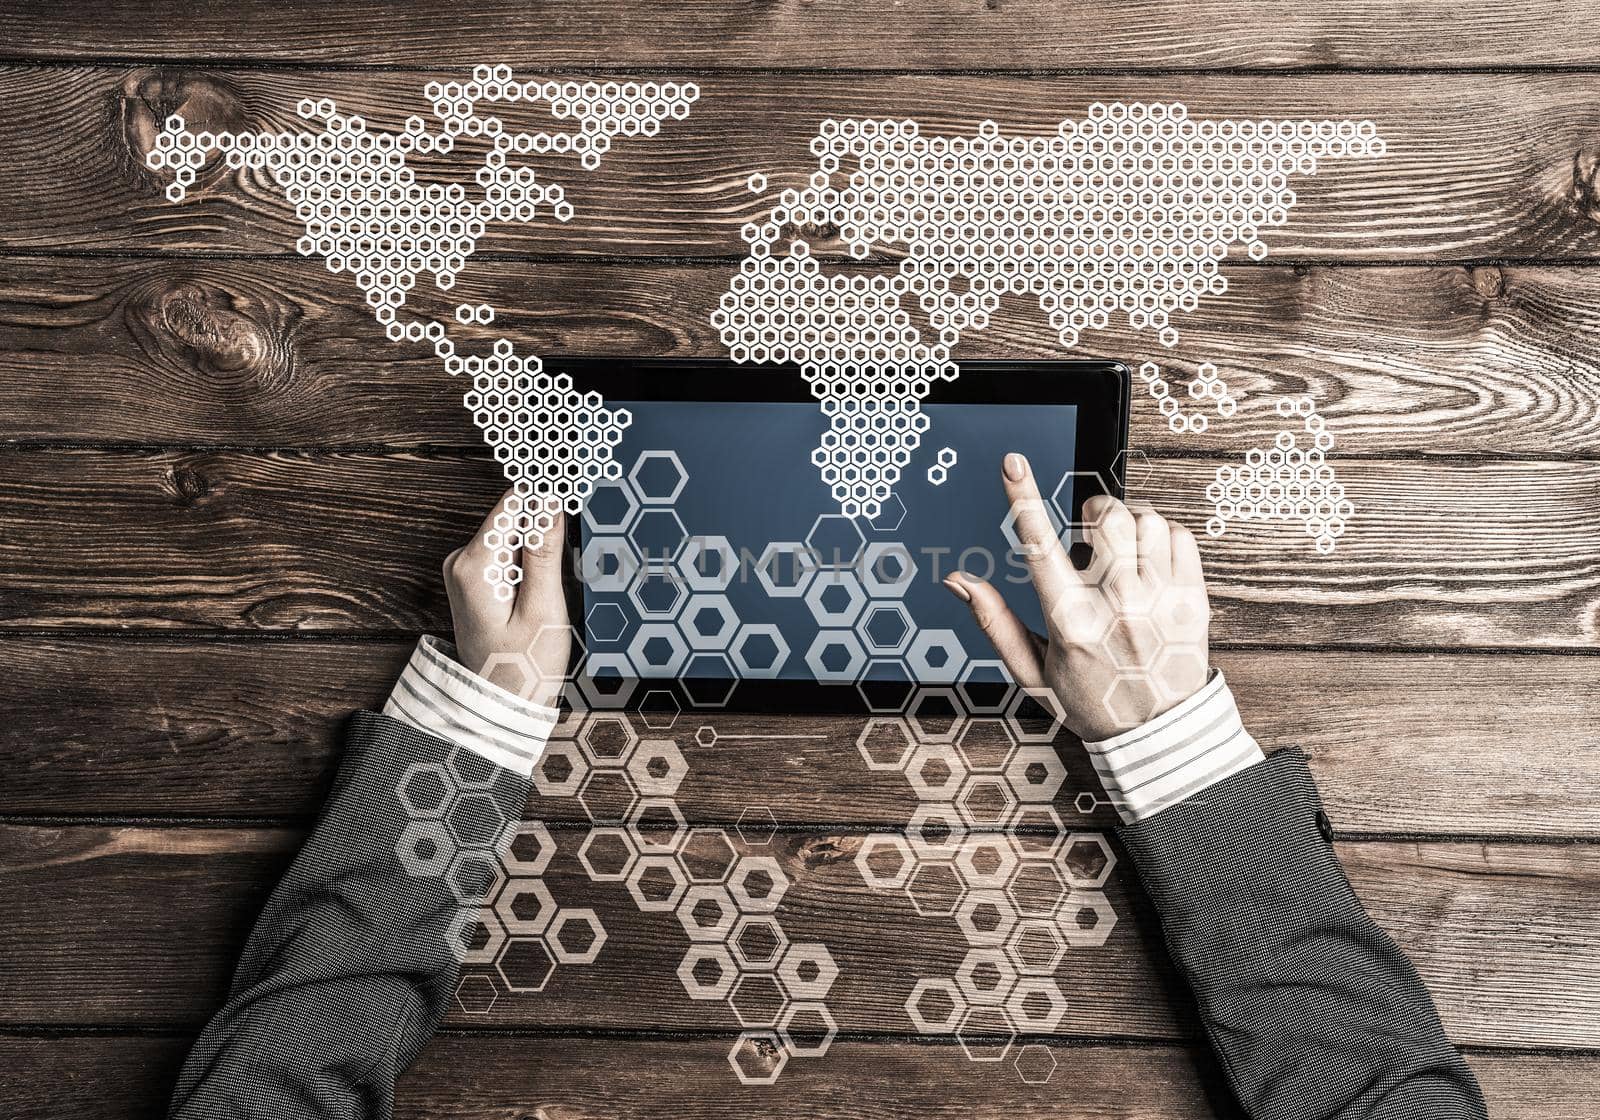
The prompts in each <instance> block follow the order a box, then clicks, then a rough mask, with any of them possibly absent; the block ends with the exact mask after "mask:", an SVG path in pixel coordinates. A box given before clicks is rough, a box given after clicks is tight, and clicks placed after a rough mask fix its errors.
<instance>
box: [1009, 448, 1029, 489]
mask: <svg viewBox="0 0 1600 1120" xmlns="http://www.w3.org/2000/svg"><path fill="white" fill-rule="evenodd" d="M1005 472H1006V477H1007V478H1009V479H1010V480H1011V481H1012V482H1021V481H1022V480H1023V479H1025V478H1027V477H1028V460H1026V459H1024V458H1023V457H1022V456H1021V455H1018V454H1017V453H1016V452H1015V451H1013V452H1011V453H1010V454H1008V455H1007V456H1006V459H1005Z"/></svg>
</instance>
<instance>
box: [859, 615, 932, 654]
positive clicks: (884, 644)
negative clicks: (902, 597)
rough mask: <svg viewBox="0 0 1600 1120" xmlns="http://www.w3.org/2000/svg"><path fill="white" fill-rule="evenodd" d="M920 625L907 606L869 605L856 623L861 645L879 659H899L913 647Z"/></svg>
mask: <svg viewBox="0 0 1600 1120" xmlns="http://www.w3.org/2000/svg"><path fill="white" fill-rule="evenodd" d="M916 630H917V624H916V623H915V622H913V621H912V619H911V612H910V611H908V610H906V608H905V605H904V604H903V603H898V602H888V603H868V604H867V607H866V609H865V610H864V611H862V613H861V618H860V619H859V620H858V621H857V622H856V633H857V634H858V635H860V637H861V644H862V645H864V646H866V648H867V652H868V653H870V654H872V655H873V656H875V657H884V656H889V657H896V656H899V655H900V654H902V653H904V652H905V651H906V647H907V646H909V645H910V644H911V636H912V635H913V634H915V633H916Z"/></svg>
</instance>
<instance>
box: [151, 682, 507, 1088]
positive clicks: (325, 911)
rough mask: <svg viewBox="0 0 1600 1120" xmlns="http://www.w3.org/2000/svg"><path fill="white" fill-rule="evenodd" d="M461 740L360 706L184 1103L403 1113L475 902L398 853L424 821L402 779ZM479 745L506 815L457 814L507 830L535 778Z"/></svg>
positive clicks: (204, 1039) (203, 1040) (201, 1043)
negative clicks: (413, 813)
mask: <svg viewBox="0 0 1600 1120" xmlns="http://www.w3.org/2000/svg"><path fill="white" fill-rule="evenodd" d="M451 750H452V748H451V747H450V745H449V744H448V743H445V742H443V741H442V740H439V739H435V738H433V737H432V736H430V735H427V734H425V733H423V732H421V731H418V730H417V729H415V728H413V727H410V726H409V725H407V724H404V723H400V722H398V721H396V720H392V719H388V718H386V717H384V716H380V715H377V714H375V713H372V712H361V713H358V714H357V715H356V716H355V717H354V719H353V720H352V722H351V726H350V730H349V733H348V736H347V743H346V748H345V758H344V761H343V764H342V765H341V767H340V771H339V776H338V779H337V781H336V783H335V786H334V790H333V793H332V795H331V797H330V798H329V800H328V803H327V805H326V807H325V808H324V811H323V815H322V818H321V820H320V821H319V822H318V824H317V826H316V829H315V830H314V831H313V833H312V834H311V837H310V839H309V840H308V841H307V842H306V845H305V847H304V848H303V849H302V850H301V851H300V853H299V855H298V856H297V857H296V858H295V860H294V863H293V865H292V866H291V867H290V868H289V872H288V874H287V875H285V876H284V879H283V881H282V882H281V883H279V884H278V887H277V889H276V890H275V891H273V893H272V897H271V899H270V900H269V901H268V903H267V907H266V909H265V911H264V912H263V913H262V914H261V916H260V918H259V920H258V921H257V922H256V925H255V929H254V931H253V932H252V933H251V935H250V939H249V942H248V944H247V945H246V946H245V950H244V955H243V957H242V958H241V959H240V961H239V965H238V969H237V972H236V973H235V975H234V979H233V986H232V988H231V990H230V993H229V997H228V1002H227V1004H226V1005H225V1006H224V1007H223V1008H222V1009H221V1010H220V1011H218V1012H217V1013H216V1015H215V1016H213V1017H212V1019H211V1021H210V1022H209V1023H208V1024H207V1025H206V1027H205V1029H204V1031H203V1032H202V1033H201V1035H200V1037H199V1039H198V1040H197V1041H196V1042H195V1045H194V1048H193V1050H192V1051H191V1052H190V1054H189V1058H188V1060H187V1061H186V1062H185V1064H184V1067H183V1071H182V1073H181V1074H180V1076H179V1080H178V1086H177V1090H176V1092H175V1093H174V1096H173V1103H172V1111H171V1115H172V1116H174V1117H181V1118H183V1120H201V1118H205V1120H221V1118H230V1120H231V1118H236V1117H263V1118H265V1117H271V1118H273V1120H297V1118H300V1117H307V1118H310V1117H317V1118H327V1117H339V1118H341V1120H354V1118H367V1117H388V1116H389V1115H390V1114H391V1111H392V1107H393V1098H394V1082H395V1079H396V1077H398V1076H399V1074H400V1073H401V1072H402V1071H403V1070H404V1069H405V1068H406V1066H408V1065H409V1064H410V1063H411V1061H412V1060H413V1059H414V1058H415V1057H416V1055H417V1053H418V1052H419V1051H420V1050H421V1049H422V1047H423V1045H424V1044H425V1043H426V1042H427V1041H428V1039H429V1038H430V1037H432V1035H433V1032H434V1030H435V1029H436V1028H437V1026H438V1023H439V1020H440V1018H441V1017H442V1016H443V1015H444V1013H445V1010H446V1008H447V1006H448V1004H449V1001H450V999H451V997H452V996H453V994H454V992H455V985H456V983H457V980H458V977H459V973H460V967H459V965H458V963H457V960H456V957H455V955H454V953H453V952H451V950H450V949H449V947H448V945H447V942H446V935H447V931H448V929H449V926H450V923H451V921H452V919H454V918H455V917H456V914H457V911H458V910H459V909H460V904H459V903H458V902H457V900H456V897H455V895H454V894H453V893H452V891H451V890H450V889H449V888H448V887H447V885H446V883H445V881H444V879H443V878H442V877H441V876H439V875H432V874H424V875H418V876H413V875H410V874H407V871H406V869H405V867H403V866H402V865H401V863H400V861H399V859H398V857H397V856H396V846H397V844H398V843H399V842H400V840H401V837H402V834H403V831H404V830H405V828H406V826H407V824H408V823H409V821H408V818H407V814H406V813H405V811H404V810H403V808H402V806H401V803H400V800H399V786H400V782H401V780H402V778H403V777H404V776H405V774H406V772H407V770H408V769H410V768H411V767H412V766H413V765H414V764H417V763H434V764H444V763H446V762H447V761H449V760H450V756H451ZM462 757H463V756H462V755H460V754H458V755H457V756H456V760H455V765H456V766H457V767H459V766H460V765H461V761H460V760H461V758H462ZM469 757H470V759H472V760H476V759H477V756H469ZM479 761H480V764H481V769H480V770H479V771H477V772H476V773H475V775H474V777H475V779H477V780H480V781H481V782H482V783H484V784H487V785H488V786H489V790H490V792H491V798H492V800H493V802H495V803H496V804H497V805H498V806H499V809H500V814H499V819H498V820H496V819H493V818H495V814H494V813H493V811H492V810H490V809H489V808H488V806H487V805H486V804H485V802H484V800H483V799H475V801H474V802H473V804H476V805H478V806H480V807H481V808H482V810H483V811H482V812H481V813H480V814H479V815H480V816H482V817H483V818H484V819H481V820H467V821H455V820H454V819H452V821H451V822H450V823H451V826H452V827H458V828H464V829H466V830H468V831H475V832H476V833H477V834H478V835H480V836H493V835H495V834H496V833H497V832H498V831H500V829H499V825H500V823H501V822H502V821H503V820H507V819H509V820H516V819H518V817H519V816H520V813H521V810H522V807H523V805H524V803H525V802H526V800H527V795H528V786H527V781H526V779H524V778H521V777H519V776H517V775H515V774H511V773H509V772H508V771H504V770H498V769H497V768H493V767H491V766H490V765H489V764H487V763H481V760H479ZM483 878H484V879H485V882H484V883H482V884H479V885H478V889H480V890H481V889H484V888H486V887H487V885H488V883H487V873H484V875H483Z"/></svg>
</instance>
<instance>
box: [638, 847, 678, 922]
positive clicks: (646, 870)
mask: <svg viewBox="0 0 1600 1120" xmlns="http://www.w3.org/2000/svg"><path fill="white" fill-rule="evenodd" d="M647 875H648V876H650V877H651V878H652V879H654V880H657V881H659V880H660V879H661V878H662V877H663V876H665V877H666V879H667V880H668V881H669V882H670V883H671V886H670V887H669V888H668V889H667V891H666V893H665V894H664V895H660V896H657V895H655V894H646V893H645V885H644V880H645V876H647ZM688 890H689V877H688V876H687V875H686V874H684V870H683V868H682V867H680V866H679V865H678V861H677V860H676V859H674V858H673V857H672V856H670V855H646V856H641V857H639V861H638V862H637V863H635V864H634V865H633V870H632V871H630V872H629V873H628V893H629V894H631V895H633V901H634V904H635V905H636V906H638V907H639V909H640V910H641V911H643V912H644V913H647V914H649V913H665V912H667V911H670V910H676V909H677V908H678V904H679V903H680V902H682V901H683V896H684V894H685V893H687V891H688Z"/></svg>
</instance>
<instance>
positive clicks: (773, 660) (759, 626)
mask: <svg viewBox="0 0 1600 1120" xmlns="http://www.w3.org/2000/svg"><path fill="white" fill-rule="evenodd" d="M768 642H770V643H771V645H770V647H766V645H765V643H768ZM752 643H754V646H753V647H752ZM752 648H754V649H755V650H759V654H760V656H759V657H758V658H756V659H752ZM728 656H729V657H731V658H732V659H733V664H734V665H735V667H737V668H738V670H739V676H740V677H741V678H742V679H750V680H770V679H772V678H774V677H776V676H778V674H779V673H781V672H782V671H783V666H784V663H785V662H786V661H788V660H789V643H788V642H787V641H786V640H785V639H784V636H783V633H782V631H781V630H779V628H778V626H777V624H776V623H771V622H747V623H745V624H744V625H743V626H741V627H739V633H738V635H737V636H736V637H735V638H734V639H733V645H732V646H730V647H729V649H728ZM769 657H770V659H769ZM763 662H764V663H763Z"/></svg>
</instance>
